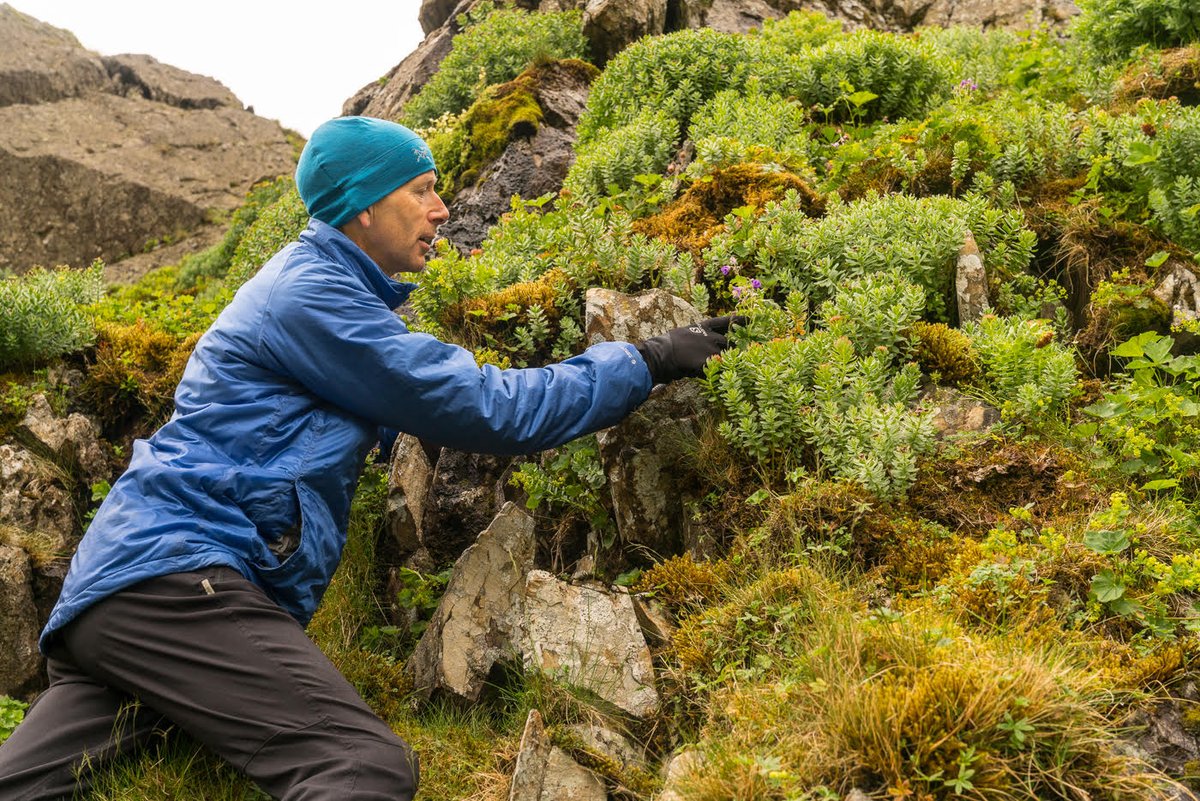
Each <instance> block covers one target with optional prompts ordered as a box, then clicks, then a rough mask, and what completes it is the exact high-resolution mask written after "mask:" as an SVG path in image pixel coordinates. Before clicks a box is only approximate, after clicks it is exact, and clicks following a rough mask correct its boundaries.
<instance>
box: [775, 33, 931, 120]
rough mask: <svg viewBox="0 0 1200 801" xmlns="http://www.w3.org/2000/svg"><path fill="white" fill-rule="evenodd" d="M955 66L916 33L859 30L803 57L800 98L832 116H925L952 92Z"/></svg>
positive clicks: (797, 93) (797, 88) (797, 91)
mask: <svg viewBox="0 0 1200 801" xmlns="http://www.w3.org/2000/svg"><path fill="white" fill-rule="evenodd" d="M953 74H954V73H953V68H952V65H951V63H950V62H949V61H947V60H946V59H945V58H944V57H943V56H941V55H940V54H939V53H938V52H937V51H936V50H934V49H933V48H932V47H931V46H929V45H928V44H925V43H923V42H921V41H920V40H918V39H914V38H909V37H904V36H899V35H897V34H892V33H882V32H879V31H859V32H856V33H853V34H850V35H847V36H844V37H839V38H836V39H833V40H831V41H830V42H828V43H827V44H825V45H822V46H821V47H819V48H817V49H816V50H814V51H812V52H811V53H808V54H806V55H804V56H802V57H801V59H800V62H799V69H798V74H797V76H796V83H795V84H794V85H793V86H791V87H789V88H790V89H791V90H792V92H794V94H795V96H796V98H797V99H798V100H799V101H800V102H801V103H803V104H804V105H806V106H812V107H814V108H816V109H817V110H818V112H819V113H820V114H821V115H822V116H823V117H824V118H825V119H826V120H828V121H845V122H855V123H865V122H875V121H878V120H883V119H892V120H895V119H898V118H901V117H916V118H919V117H922V116H924V115H925V113H926V112H928V111H929V109H931V108H933V107H934V106H936V105H938V104H939V103H941V102H942V101H943V100H945V99H946V98H948V97H949V96H950V92H951V90H952V88H953V87H952V84H951V76H952V75H953Z"/></svg>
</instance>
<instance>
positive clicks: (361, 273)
mask: <svg viewBox="0 0 1200 801" xmlns="http://www.w3.org/2000/svg"><path fill="white" fill-rule="evenodd" d="M300 241H301V242H303V243H306V244H308V245H309V246H311V247H313V248H316V249H317V250H319V251H320V252H321V253H323V254H324V255H325V256H327V257H328V258H329V259H330V260H332V261H334V262H335V263H337V264H341V265H343V266H346V267H349V268H350V269H351V270H353V272H354V273H355V275H357V276H358V277H359V278H360V279H362V282H363V285H364V286H366V288H367V289H369V290H370V291H371V292H372V293H373V294H374V295H375V296H376V297H378V298H379V299H380V300H382V301H383V302H384V303H386V304H387V307H388V308H389V309H395V308H397V307H398V306H400V305H401V304H402V303H404V301H405V300H407V299H408V296H409V295H410V294H411V293H412V291H413V290H414V289H416V288H417V285H416V284H412V283H408V282H405V281H396V280H394V279H392V278H389V277H388V276H386V275H385V274H384V272H383V270H381V269H379V265H377V264H376V263H375V262H373V261H371V257H370V256H368V255H367V254H366V253H364V252H363V250H362V248H360V247H359V246H358V245H356V244H354V242H353V241H352V240H351V239H350V237H348V236H346V235H345V234H343V233H342V232H341V231H339V230H338V229H336V228H334V227H333V226H331V225H328V224H327V223H323V222H321V221H320V220H318V219H316V218H315V217H314V218H310V219H309V221H308V227H307V228H305V229H304V231H303V233H301V234H300Z"/></svg>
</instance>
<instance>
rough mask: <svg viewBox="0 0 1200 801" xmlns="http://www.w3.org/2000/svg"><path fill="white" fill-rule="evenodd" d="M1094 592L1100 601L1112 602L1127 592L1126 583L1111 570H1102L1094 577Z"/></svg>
mask: <svg viewBox="0 0 1200 801" xmlns="http://www.w3.org/2000/svg"><path fill="white" fill-rule="evenodd" d="M1092 594H1093V595H1095V596H1096V600H1097V601H1099V602H1100V603H1105V604H1110V603H1112V602H1113V601H1116V600H1118V599H1119V598H1121V596H1123V595H1124V594H1125V584H1124V583H1123V582H1122V581H1121V580H1120V579H1119V578H1117V575H1116V574H1115V573H1113V572H1112V571H1111V570H1102V571H1100V573H1099V574H1097V575H1096V576H1095V577H1093V578H1092Z"/></svg>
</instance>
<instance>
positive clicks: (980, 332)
mask: <svg viewBox="0 0 1200 801" xmlns="http://www.w3.org/2000/svg"><path fill="white" fill-rule="evenodd" d="M963 331H964V332H965V333H966V334H967V336H969V337H970V338H971V344H972V345H973V346H974V349H975V352H976V353H977V354H979V362H980V366H981V368H982V373H983V378H984V383H985V386H986V389H987V391H988V392H989V393H990V394H991V395H992V396H993V398H994V399H995V400H996V402H997V404H998V405H999V407H1000V412H1001V414H1002V415H1003V416H1004V417H1005V418H1006V419H1009V420H1015V421H1018V422H1022V423H1027V424H1029V425H1032V426H1034V427H1036V426H1038V425H1040V424H1042V423H1045V422H1049V421H1053V420H1055V419H1058V418H1061V416H1062V415H1063V413H1064V412H1065V410H1066V403H1067V401H1068V400H1070V399H1071V397H1072V396H1074V395H1075V393H1076V392H1077V388H1076V386H1075V383H1076V381H1077V380H1078V379H1079V372H1078V370H1077V369H1076V366H1075V355H1074V352H1073V351H1072V350H1071V349H1070V348H1068V347H1065V346H1063V345H1062V344H1060V343H1059V342H1057V341H1056V340H1055V339H1054V329H1053V327H1052V326H1051V325H1050V323H1049V322H1048V321H1046V320H1022V319H1019V318H1016V317H997V316H996V315H985V316H984V317H983V318H982V319H980V320H979V321H978V322H973V323H968V324H967V325H965V326H963Z"/></svg>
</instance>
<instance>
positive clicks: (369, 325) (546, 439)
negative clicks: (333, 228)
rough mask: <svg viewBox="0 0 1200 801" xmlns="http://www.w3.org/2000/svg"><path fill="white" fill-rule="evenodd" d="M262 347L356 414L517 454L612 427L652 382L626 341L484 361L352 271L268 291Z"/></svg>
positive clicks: (273, 360)
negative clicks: (501, 365)
mask: <svg viewBox="0 0 1200 801" xmlns="http://www.w3.org/2000/svg"><path fill="white" fill-rule="evenodd" d="M259 351H260V357H261V358H262V359H263V361H264V363H265V364H266V365H267V366H269V367H271V368H272V369H275V370H278V371H279V372H282V373H284V374H285V375H289V376H291V377H293V378H294V379H295V380H296V381H298V382H299V383H300V384H302V385H303V386H304V387H305V388H306V389H307V390H308V391H310V392H312V393H313V394H315V395H317V396H318V397H320V398H322V399H323V400H325V401H327V402H329V403H331V404H333V405H335V406H338V407H340V408H342V409H344V410H346V411H348V412H350V413H352V414H354V415H356V416H358V417H362V418H364V419H366V420H369V421H371V422H372V423H374V424H376V425H380V426H385V427H390V428H396V429H399V430H400V431H404V432H407V433H409V434H413V435H415V436H418V437H421V438H422V439H426V440H430V441H432V442H435V443H437V444H440V445H446V446H450V447H453V448H457V449H460V450H465V451H476V452H487V453H498V454H519V453H530V452H534V451H538V450H544V449H546V448H551V447H556V446H558V445H561V444H563V443H564V442H568V441H570V440H572V439H574V438H576V437H579V436H582V435H584V434H588V433H591V432H593V431H598V430H600V429H602V428H606V427H608V426H611V425H613V424H615V423H617V422H618V421H620V420H621V419H622V418H624V417H625V416H626V415H627V414H628V413H629V412H631V411H632V410H633V409H634V408H636V407H637V406H638V405H639V404H640V403H641V402H642V401H644V400H645V399H646V396H647V395H648V394H649V392H650V388H651V381H650V374H649V371H648V370H647V369H646V366H645V363H644V362H643V361H642V358H641V356H640V354H638V352H637V350H636V349H635V348H634V347H633V346H632V345H630V344H628V343H625V342H605V343H601V344H598V345H594V346H592V347H591V348H589V349H588V350H587V351H585V352H584V353H583V354H581V355H579V356H576V357H574V358H571V359H568V360H566V361H564V362H559V363H557V364H552V365H549V366H547V367H541V368H530V369H521V370H500V369H498V368H496V367H493V366H490V365H485V366H484V367H482V368H480V367H478V366H477V365H476V363H475V358H474V356H473V355H472V354H471V352H470V351H468V350H466V349H464V348H460V347H458V346H457V345H451V344H447V343H445V342H441V341H439V340H437V339H435V338H434V337H431V336H428V335H426V334H418V333H412V332H410V331H408V329H407V328H406V327H405V326H404V324H403V322H401V320H400V319H399V318H398V317H397V316H396V315H395V313H393V312H392V311H391V310H390V309H388V308H387V307H386V305H385V304H384V303H383V302H382V301H380V300H379V299H378V298H377V297H375V296H374V295H373V294H371V293H370V292H368V291H366V290H365V289H364V288H363V287H362V286H361V284H359V283H358V282H357V280H356V279H354V278H353V277H351V276H342V275H330V274H328V273H310V272H309V271H297V273H293V275H291V276H288V277H287V278H285V279H284V281H282V282H281V283H280V284H279V285H277V286H276V288H275V291H274V292H273V293H272V295H271V297H270V299H269V300H268V302H267V307H266V309H265V313H264V317H263V327H262V331H261V334H260V342H259Z"/></svg>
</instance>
